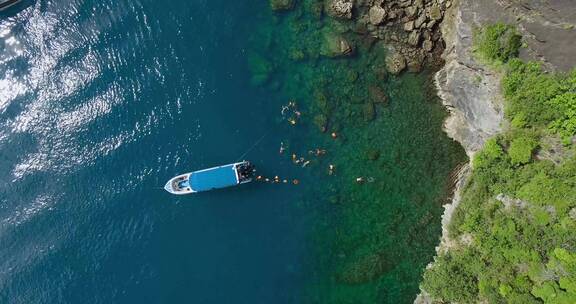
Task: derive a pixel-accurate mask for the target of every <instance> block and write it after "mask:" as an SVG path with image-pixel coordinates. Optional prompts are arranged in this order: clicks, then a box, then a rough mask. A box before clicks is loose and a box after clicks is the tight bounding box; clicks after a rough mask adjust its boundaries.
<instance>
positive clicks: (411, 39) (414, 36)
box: [408, 31, 420, 46]
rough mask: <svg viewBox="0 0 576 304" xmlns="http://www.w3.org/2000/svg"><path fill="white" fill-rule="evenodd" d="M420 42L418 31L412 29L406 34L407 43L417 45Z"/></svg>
mask: <svg viewBox="0 0 576 304" xmlns="http://www.w3.org/2000/svg"><path fill="white" fill-rule="evenodd" d="M418 43H420V31H413V32H411V33H410V35H408V44H410V45H413V46H417V45H418Z"/></svg>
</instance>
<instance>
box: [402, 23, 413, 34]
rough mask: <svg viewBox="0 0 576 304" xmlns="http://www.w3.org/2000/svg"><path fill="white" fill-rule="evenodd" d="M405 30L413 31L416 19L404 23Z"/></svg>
mask: <svg viewBox="0 0 576 304" xmlns="http://www.w3.org/2000/svg"><path fill="white" fill-rule="evenodd" d="M404 30H405V31H407V32H411V31H412V30H414V21H408V22H406V23H404Z"/></svg>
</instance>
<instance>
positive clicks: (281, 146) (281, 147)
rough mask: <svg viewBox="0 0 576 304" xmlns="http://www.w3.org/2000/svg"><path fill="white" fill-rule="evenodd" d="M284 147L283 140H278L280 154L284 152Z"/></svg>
mask: <svg viewBox="0 0 576 304" xmlns="http://www.w3.org/2000/svg"><path fill="white" fill-rule="evenodd" d="M285 150H286V148H284V142H280V154H282V153H284V151H285Z"/></svg>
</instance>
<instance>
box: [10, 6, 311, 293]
mask: <svg viewBox="0 0 576 304" xmlns="http://www.w3.org/2000/svg"><path fill="white" fill-rule="evenodd" d="M267 5H268V4H267V1H260V0H251V1H229V0H191V1H184V0H180V1H153V0H145V1H126V0H123V1H111V0H106V1H94V0H92V1H90V0H87V1H81V0H77V1H67V0H53V1H46V0H38V1H24V2H23V3H22V4H20V5H18V6H16V7H15V8H13V9H10V10H9V11H7V12H3V13H1V15H0V77H1V78H0V302H1V303H294V302H295V301H296V300H295V299H297V297H298V295H299V290H300V288H299V284H301V283H302V281H303V276H305V272H304V270H303V268H304V267H303V261H304V260H305V258H306V245H305V244H306V231H307V220H306V218H307V217H306V216H305V213H306V212H305V210H302V209H300V208H298V207H297V204H296V201H297V200H298V197H299V195H300V194H301V192H302V190H301V189H302V187H298V186H292V185H265V184H255V183H253V184H249V185H244V186H242V187H238V188H234V189H227V190H223V191H216V192H210V193H205V194H199V195H193V196H186V197H175V196H171V195H169V194H167V193H165V192H164V191H163V190H161V189H159V188H158V187H161V186H162V185H163V184H164V183H165V181H166V180H167V179H168V178H170V177H172V176H173V175H175V174H178V173H182V172H187V171H191V170H194V169H201V168H204V167H208V166H214V165H219V164H224V163H228V162H232V161H235V160H236V159H237V158H238V157H239V156H240V155H242V154H243V153H244V152H245V151H247V150H248V149H249V148H250V146H252V145H253V144H254V143H255V141H257V140H258V139H259V138H260V137H261V136H262V135H263V134H268V135H267V136H266V137H265V138H264V140H263V141H262V143H261V144H259V145H258V146H257V147H256V148H255V149H253V150H252V151H251V152H250V154H249V155H248V156H247V158H248V159H250V160H252V161H254V162H255V163H256V165H257V166H258V167H259V169H260V172H263V173H265V174H267V175H274V174H280V175H282V176H287V177H297V178H304V177H302V176H299V174H300V171H297V170H296V169H294V168H293V167H292V166H290V164H289V161H287V160H286V159H283V158H280V156H279V155H278V153H277V149H278V144H279V142H280V140H281V139H282V136H283V132H286V130H285V129H283V128H282V127H281V126H279V124H278V105H279V103H280V102H282V100H283V98H284V97H282V96H278V94H276V93H275V92H272V91H266V90H263V89H257V88H255V87H253V86H251V85H250V84H249V83H250V73H249V71H248V64H247V55H246V53H247V48H248V47H249V41H250V39H249V37H250V36H251V33H252V32H253V31H254V30H255V28H256V27H258V26H259V23H258V22H259V21H258V20H259V17H258V16H259V15H261V14H263V12H265V11H266V10H268V6H267Z"/></svg>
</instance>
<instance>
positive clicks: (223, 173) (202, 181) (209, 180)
mask: <svg viewBox="0 0 576 304" xmlns="http://www.w3.org/2000/svg"><path fill="white" fill-rule="evenodd" d="M234 166H235V164H231V165H226V166H221V167H216V168H211V169H206V170H202V171H196V172H193V173H192V175H190V179H189V184H190V186H191V187H192V189H193V190H194V191H197V192H200V191H208V190H212V189H217V188H224V187H229V186H234V185H237V184H238V177H237V176H236V170H234Z"/></svg>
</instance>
